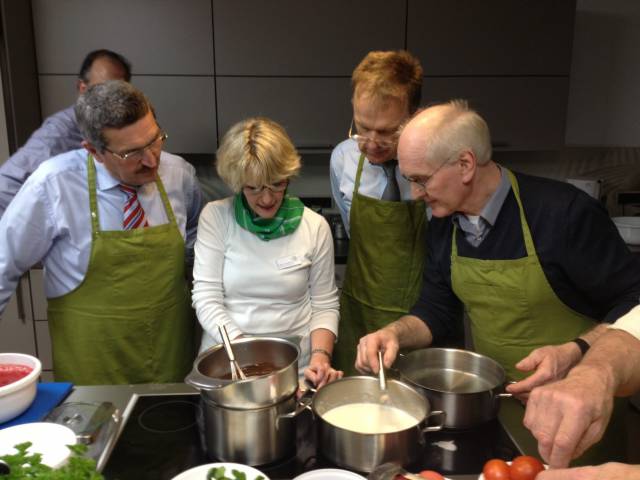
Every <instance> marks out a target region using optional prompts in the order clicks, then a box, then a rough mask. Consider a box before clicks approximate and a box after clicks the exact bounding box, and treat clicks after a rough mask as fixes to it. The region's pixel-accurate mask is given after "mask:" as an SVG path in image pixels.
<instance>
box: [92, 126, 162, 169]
mask: <svg viewBox="0 0 640 480" xmlns="http://www.w3.org/2000/svg"><path fill="white" fill-rule="evenodd" d="M168 137H169V135H167V134H166V133H165V132H160V134H159V135H158V136H157V137H156V138H155V139H154V140H152V141H151V142H149V143H148V144H146V145H145V146H144V147H142V148H137V149H135V150H130V151H128V152H125V153H116V152H114V151H113V150H109V149H108V148H107V147H105V148H104V149H105V150H106V151H107V152H109V153H110V154H111V155H115V156H116V157H118V158H119V159H120V160H123V161H124V160H131V161H132V162H134V161H140V160H142V157H143V156H144V152H146V151H147V150H149V151H150V152H151V153H152V154H153V155H155V156H157V155H159V154H160V151H161V150H162V145H163V144H164V141H165V140H166V139H167V138H168Z"/></svg>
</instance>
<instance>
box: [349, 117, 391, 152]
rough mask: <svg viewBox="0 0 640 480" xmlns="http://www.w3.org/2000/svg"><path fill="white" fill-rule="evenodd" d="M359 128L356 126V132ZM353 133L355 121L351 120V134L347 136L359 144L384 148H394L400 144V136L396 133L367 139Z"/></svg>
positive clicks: (364, 136)
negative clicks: (372, 144)
mask: <svg viewBox="0 0 640 480" xmlns="http://www.w3.org/2000/svg"><path fill="white" fill-rule="evenodd" d="M357 129H358V127H357V126H356V130H357ZM352 131H353V119H351V126H350V127H349V133H348V134H347V135H348V136H349V138H350V139H352V140H355V141H356V142H358V143H367V142H371V143H375V144H376V145H378V146H379V147H382V148H390V147H393V146H394V145H395V144H396V143H398V134H397V133H396V132H393V133H390V134H385V135H378V138H372V137H367V136H366V135H360V134H359V133H351V132H352Z"/></svg>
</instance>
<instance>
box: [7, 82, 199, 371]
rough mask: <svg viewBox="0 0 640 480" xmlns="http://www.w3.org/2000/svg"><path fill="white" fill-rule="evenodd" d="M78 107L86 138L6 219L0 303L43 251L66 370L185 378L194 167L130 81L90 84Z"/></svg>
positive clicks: (30, 185) (57, 363)
mask: <svg viewBox="0 0 640 480" xmlns="http://www.w3.org/2000/svg"><path fill="white" fill-rule="evenodd" d="M75 113H76V116H77V118H78V124H79V126H80V130H81V132H82V135H83V138H84V140H83V141H82V146H83V148H81V149H78V150H72V151H70V152H67V153H63V154H61V155H58V156H56V157H54V158H53V159H52V160H51V161H48V162H45V163H44V164H42V165H41V166H40V167H39V168H38V169H37V170H36V171H35V172H34V173H33V174H32V175H31V176H30V177H29V179H28V180H27V181H26V182H25V184H24V186H23V188H22V189H21V190H20V192H19V193H18V194H17V195H16V197H15V198H14V200H13V201H12V202H11V204H10V205H9V207H8V208H7V210H6V212H5V214H4V215H3V216H2V218H1V219H0V312H2V311H3V310H4V308H5V307H6V304H7V302H8V300H9V297H10V295H11V294H12V292H13V290H14V289H15V287H16V283H17V281H18V279H19V278H20V276H21V275H22V274H23V273H24V272H25V271H26V270H27V269H28V268H29V267H31V266H32V265H33V264H35V263H36V262H39V261H41V262H42V263H43V264H44V268H45V288H46V293H47V297H48V319H49V329H50V332H51V338H52V345H53V361H54V375H55V378H56V380H65V381H72V382H74V383H76V384H121V383H150V382H153V383H157V382H175V381H182V380H183V378H184V375H185V374H186V372H187V371H188V370H189V369H190V365H191V362H192V360H193V357H194V348H193V347H194V340H193V332H194V320H193V318H194V317H193V316H192V315H191V309H190V301H189V294H188V289H187V282H186V276H185V264H186V263H187V262H186V261H185V259H186V258H189V255H191V254H192V249H193V244H194V241H195V237H196V227H197V221H198V215H199V212H200V209H201V203H202V195H201V192H200V189H199V186H198V183H197V180H196V178H195V170H194V168H193V167H192V166H191V165H189V164H188V163H187V162H185V161H184V160H183V159H182V158H180V157H177V156H175V155H171V154H168V153H166V152H163V151H162V146H163V144H164V141H165V140H166V138H167V134H166V133H165V132H164V131H163V130H162V128H161V127H160V126H159V125H158V123H157V121H156V118H155V114H154V111H153V107H152V106H151V104H150V102H149V100H148V99H147V98H146V97H145V96H144V94H143V93H142V92H140V91H139V90H137V89H136V88H135V87H133V86H132V85H130V84H128V83H126V82H124V81H109V82H106V83H102V84H99V85H95V86H93V87H91V88H89V89H88V90H87V91H86V92H85V93H84V94H83V95H81V96H80V97H79V98H78V100H77V102H76V105H75ZM190 252H191V253H190Z"/></svg>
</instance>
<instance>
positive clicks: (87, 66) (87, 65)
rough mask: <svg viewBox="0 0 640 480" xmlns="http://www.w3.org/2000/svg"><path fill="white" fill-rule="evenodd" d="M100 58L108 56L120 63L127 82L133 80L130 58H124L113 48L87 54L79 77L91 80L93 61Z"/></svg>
mask: <svg viewBox="0 0 640 480" xmlns="http://www.w3.org/2000/svg"><path fill="white" fill-rule="evenodd" d="M99 58H108V59H109V60H111V61H112V62H114V63H117V64H118V65H120V66H121V67H122V69H123V70H124V80H126V81H127V82H129V81H131V63H129V60H127V59H126V58H124V57H123V56H122V55H120V54H119V53H116V52H114V51H112V50H107V49H106V48H102V49H100V50H94V51H93V52H89V53H88V54H87V56H86V57H84V60H83V61H82V65H81V66H80V73H79V74H78V78H79V79H80V80H82V81H83V82H87V83H88V82H89V70H91V66H92V65H93V62H95V61H96V60H97V59H99Z"/></svg>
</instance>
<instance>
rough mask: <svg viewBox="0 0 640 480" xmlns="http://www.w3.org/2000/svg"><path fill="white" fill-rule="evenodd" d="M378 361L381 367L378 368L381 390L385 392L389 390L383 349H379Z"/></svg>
mask: <svg viewBox="0 0 640 480" xmlns="http://www.w3.org/2000/svg"><path fill="white" fill-rule="evenodd" d="M378 363H379V365H380V368H379V369H378V380H379V381H380V390H382V391H383V392H384V391H386V390H387V379H386V377H385V375H384V363H382V350H378Z"/></svg>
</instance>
